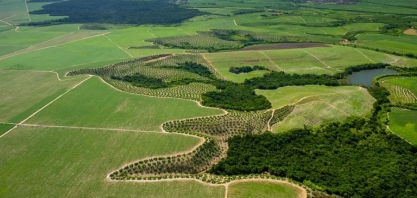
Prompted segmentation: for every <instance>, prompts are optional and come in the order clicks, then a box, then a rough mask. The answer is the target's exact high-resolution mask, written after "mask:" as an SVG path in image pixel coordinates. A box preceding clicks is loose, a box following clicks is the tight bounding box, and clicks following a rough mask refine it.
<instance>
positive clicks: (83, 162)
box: [0, 127, 224, 198]
mask: <svg viewBox="0 0 417 198" xmlns="http://www.w3.org/2000/svg"><path fill="white" fill-rule="evenodd" d="M198 141H199V140H197V139H196V138H192V137H186V136H180V135H174V134H155V133H140V132H139V133H132V132H109V131H83V130H64V129H42V128H26V127H23V128H18V129H16V130H15V131H12V132H11V133H9V134H7V135H6V136H4V137H3V138H1V139H0V150H1V151H3V152H1V153H0V159H2V160H0V169H1V170H2V171H0V184H1V185H0V197H120V198H121V197H222V196H224V188H223V187H210V186H204V185H202V184H199V183H196V182H158V183H128V182H108V181H106V180H105V178H106V175H107V174H108V173H110V172H111V171H113V170H115V169H117V168H119V167H121V166H122V165H123V164H124V163H128V162H132V161H135V160H138V159H140V158H144V157H147V156H157V155H165V154H170V153H176V152H180V151H185V150H187V149H190V148H192V147H193V146H194V145H196V144H197V142H198Z"/></svg>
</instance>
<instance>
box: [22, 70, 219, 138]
mask: <svg viewBox="0 0 417 198" xmlns="http://www.w3.org/2000/svg"><path fill="white" fill-rule="evenodd" d="M221 112H222V111H220V110H217V109H209V108H202V107H199V106H198V105H197V104H196V103H195V102H192V101H186V100H180V99H171V98H152V97H147V96H140V95H133V94H127V93H123V92H120V91H117V90H114V89H112V88H110V87H109V86H107V85H106V84H104V83H102V82H101V81H100V80H99V79H98V78H97V77H95V78H92V79H89V80H88V81H86V82H85V83H84V84H82V85H81V86H79V87H77V88H76V89H74V90H72V91H71V92H69V93H68V94H67V95H65V96H64V97H62V98H60V99H59V100H57V101H56V102H55V103H53V104H52V105H50V106H49V107H47V108H46V109H44V110H43V111H41V112H39V113H38V114H37V115H36V116H35V117H33V118H32V119H30V120H28V123H33V124H49V125H64V126H84V127H104V128H123V129H136V130H153V131H159V126H160V125H161V124H162V123H164V122H166V121H168V120H175V119H183V118H191V117H197V116H208V115H216V114H220V113H221Z"/></svg>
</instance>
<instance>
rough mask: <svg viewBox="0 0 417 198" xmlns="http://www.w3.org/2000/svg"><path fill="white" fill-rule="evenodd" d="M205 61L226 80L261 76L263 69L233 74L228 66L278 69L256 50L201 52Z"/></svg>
mask: <svg viewBox="0 0 417 198" xmlns="http://www.w3.org/2000/svg"><path fill="white" fill-rule="evenodd" d="M202 56H203V57H204V58H206V60H207V62H209V63H210V65H212V66H213V67H215V68H216V70H217V72H218V73H219V74H220V75H222V76H223V77H224V78H225V79H226V80H231V81H235V82H243V81H244V80H245V79H246V78H247V77H257V76H262V75H263V74H264V73H266V72H265V71H257V72H251V73H247V74H234V73H231V72H229V68H230V67H240V66H255V65H259V66H265V67H267V68H270V69H271V70H278V68H277V67H276V66H275V65H274V63H272V62H271V61H270V60H269V59H268V58H267V57H266V56H265V55H264V54H262V53H260V52H258V51H236V52H221V53H210V54H202Z"/></svg>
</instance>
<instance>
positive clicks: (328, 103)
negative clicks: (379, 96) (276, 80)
mask: <svg viewBox="0 0 417 198" xmlns="http://www.w3.org/2000/svg"><path fill="white" fill-rule="evenodd" d="M256 93H257V94H261V95H264V96H265V97H267V98H268V100H269V101H271V103H272V106H273V108H278V107H282V106H285V105H291V104H295V105H296V107H295V109H294V111H293V112H292V113H291V114H290V115H289V116H288V117H287V118H286V119H284V120H283V121H282V122H280V123H278V124H276V125H274V127H273V129H274V131H275V132H282V131H286V130H289V129H293V128H301V127H302V126H303V125H307V126H317V125H320V124H322V123H325V122H330V121H341V120H343V119H345V118H347V117H349V116H364V115H366V114H367V113H368V112H370V110H371V109H372V104H373V102H375V99H374V98H372V96H371V95H369V93H368V92H367V91H366V90H365V89H360V88H359V87H354V86H349V87H326V86H316V85H313V86H301V87H300V86H290V87H283V88H279V89H277V90H257V91H256Z"/></svg>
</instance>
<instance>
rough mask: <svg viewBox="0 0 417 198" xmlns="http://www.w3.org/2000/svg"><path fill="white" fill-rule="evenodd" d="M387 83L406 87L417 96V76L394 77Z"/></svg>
mask: <svg viewBox="0 0 417 198" xmlns="http://www.w3.org/2000/svg"><path fill="white" fill-rule="evenodd" d="M387 83H390V84H393V85H397V86H400V87H404V88H406V89H408V90H410V91H411V92H412V93H413V94H414V95H416V96H417V77H407V78H393V79H390V80H388V81H387Z"/></svg>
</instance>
